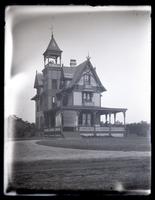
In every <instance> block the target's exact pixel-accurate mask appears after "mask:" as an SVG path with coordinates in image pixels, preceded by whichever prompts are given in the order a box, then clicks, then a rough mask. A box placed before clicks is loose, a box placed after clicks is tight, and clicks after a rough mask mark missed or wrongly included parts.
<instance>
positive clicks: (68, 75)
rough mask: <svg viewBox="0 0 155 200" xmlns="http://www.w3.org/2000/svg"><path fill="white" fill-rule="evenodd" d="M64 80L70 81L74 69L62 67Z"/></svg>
mask: <svg viewBox="0 0 155 200" xmlns="http://www.w3.org/2000/svg"><path fill="white" fill-rule="evenodd" d="M62 70H63V75H64V78H69V79H72V78H73V76H74V73H75V71H76V67H65V66H63V67H62Z"/></svg>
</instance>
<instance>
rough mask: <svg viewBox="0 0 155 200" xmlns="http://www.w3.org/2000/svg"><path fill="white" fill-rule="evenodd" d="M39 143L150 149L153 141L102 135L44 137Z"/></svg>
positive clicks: (87, 147)
mask: <svg viewBox="0 0 155 200" xmlns="http://www.w3.org/2000/svg"><path fill="white" fill-rule="evenodd" d="M37 144H40V145H46V146H53V147H63V148H72V149H87V150H109V151H150V150H151V142H150V140H149V139H148V138H146V137H124V138H114V137H100V138H82V139H50V138H48V139H43V140H41V141H39V142H37Z"/></svg>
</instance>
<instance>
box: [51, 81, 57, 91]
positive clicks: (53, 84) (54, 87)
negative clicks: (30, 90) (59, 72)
mask: <svg viewBox="0 0 155 200" xmlns="http://www.w3.org/2000/svg"><path fill="white" fill-rule="evenodd" d="M52 89H57V80H56V79H52Z"/></svg>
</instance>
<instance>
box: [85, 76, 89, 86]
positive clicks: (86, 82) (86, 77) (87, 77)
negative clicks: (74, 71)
mask: <svg viewBox="0 0 155 200" xmlns="http://www.w3.org/2000/svg"><path fill="white" fill-rule="evenodd" d="M84 84H85V85H90V74H85V75H84Z"/></svg>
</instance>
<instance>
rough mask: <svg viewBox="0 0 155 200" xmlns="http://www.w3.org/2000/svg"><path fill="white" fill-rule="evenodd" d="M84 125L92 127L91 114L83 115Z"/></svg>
mask: <svg viewBox="0 0 155 200" xmlns="http://www.w3.org/2000/svg"><path fill="white" fill-rule="evenodd" d="M82 125H83V126H84V125H87V126H91V113H83V114H82Z"/></svg>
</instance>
